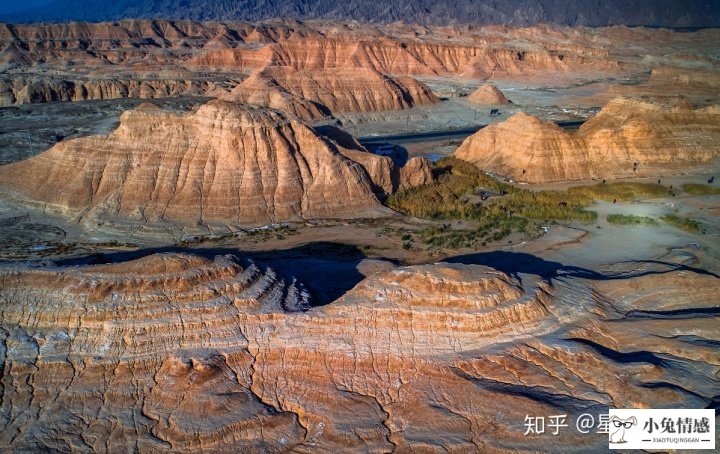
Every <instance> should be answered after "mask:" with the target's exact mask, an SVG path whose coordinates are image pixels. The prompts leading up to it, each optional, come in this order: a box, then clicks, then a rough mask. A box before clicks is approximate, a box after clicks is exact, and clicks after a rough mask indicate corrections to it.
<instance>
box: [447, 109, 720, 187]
mask: <svg viewBox="0 0 720 454" xmlns="http://www.w3.org/2000/svg"><path fill="white" fill-rule="evenodd" d="M455 156H456V157H457V158H460V159H464V160H466V161H470V162H472V163H474V164H476V165H477V166H478V167H479V168H481V169H483V170H485V171H489V172H493V173H497V174H500V175H505V176H508V177H510V178H512V179H515V180H517V181H525V182H528V183H546V182H553V181H568V180H589V179H593V178H595V179H606V178H608V179H610V178H628V177H643V176H659V175H666V174H674V173H679V172H686V171H692V170H696V169H697V168H699V167H701V166H703V165H706V164H708V163H709V162H711V161H713V160H715V159H717V158H718V157H720V108H718V107H717V106H713V107H705V108H700V109H693V107H692V106H690V105H689V104H688V103H687V102H684V101H682V100H678V99H675V98H668V99H653V100H644V99H629V98H617V99H614V100H612V101H610V102H609V103H608V104H607V105H606V106H605V107H604V108H603V109H602V110H601V111H600V112H599V113H598V114H597V115H595V116H594V117H592V118H591V119H589V120H588V121H587V122H585V124H583V125H582V126H581V127H580V129H579V130H578V131H577V132H574V133H573V132H568V131H565V130H563V129H562V128H560V127H559V126H558V125H556V124H554V123H552V122H549V121H543V120H540V119H538V118H536V117H533V116H532V115H528V114H525V113H518V114H515V115H513V116H512V117H510V118H509V119H508V120H507V121H505V122H502V123H498V124H495V125H491V126H488V127H487V128H484V129H481V130H480V131H478V132H477V133H476V134H474V135H472V136H470V137H469V138H467V139H466V140H465V142H463V144H462V145H461V146H460V147H459V148H458V149H457V151H456V152H455Z"/></svg>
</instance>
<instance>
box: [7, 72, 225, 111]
mask: <svg viewBox="0 0 720 454" xmlns="http://www.w3.org/2000/svg"><path fill="white" fill-rule="evenodd" d="M212 88H213V84H212V83H211V82H209V81H202V80H113V79H105V80H54V79H40V78H36V77H35V78H29V79H23V78H17V79H11V78H6V79H5V80H0V107H2V106H10V105H18V104H30V103H41V102H50V101H83V100H96V99H118V98H140V99H154V98H167V97H174V96H181V95H196V96H197V95H203V94H205V93H206V92H207V91H208V90H210V89H212Z"/></svg>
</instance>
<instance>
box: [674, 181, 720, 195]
mask: <svg viewBox="0 0 720 454" xmlns="http://www.w3.org/2000/svg"><path fill="white" fill-rule="evenodd" d="M682 190H683V191H684V192H687V193H688V194H691V195H708V194H720V188H714V187H712V186H710V185H707V184H696V183H688V184H684V185H682Z"/></svg>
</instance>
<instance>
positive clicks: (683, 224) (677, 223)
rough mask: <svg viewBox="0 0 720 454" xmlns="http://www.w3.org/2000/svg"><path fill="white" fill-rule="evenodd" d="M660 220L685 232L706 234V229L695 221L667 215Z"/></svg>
mask: <svg viewBox="0 0 720 454" xmlns="http://www.w3.org/2000/svg"><path fill="white" fill-rule="evenodd" d="M660 219H662V220H663V221H664V222H667V223H668V224H670V225H672V226H673V227H675V228H678V229H681V230H685V231H686V232H690V233H705V228H704V227H703V225H702V224H701V223H699V222H698V221H696V220H694V219H690V218H684V217H681V216H677V215H674V214H667V215H665V216H663V217H661V218H660Z"/></svg>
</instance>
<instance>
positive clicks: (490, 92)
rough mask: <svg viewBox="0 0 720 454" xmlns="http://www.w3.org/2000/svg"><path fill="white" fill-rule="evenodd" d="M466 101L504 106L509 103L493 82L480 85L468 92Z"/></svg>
mask: <svg viewBox="0 0 720 454" xmlns="http://www.w3.org/2000/svg"><path fill="white" fill-rule="evenodd" d="M468 101H470V102H472V103H475V104H483V105H489V106H504V105H506V104H510V101H508V99H507V98H506V97H505V95H504V94H503V92H501V91H500V90H499V89H498V88H497V87H496V86H495V85H493V84H483V85H481V86H480V87H479V88H478V89H477V90H475V91H474V92H472V93H470V95H469V96H468Z"/></svg>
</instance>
